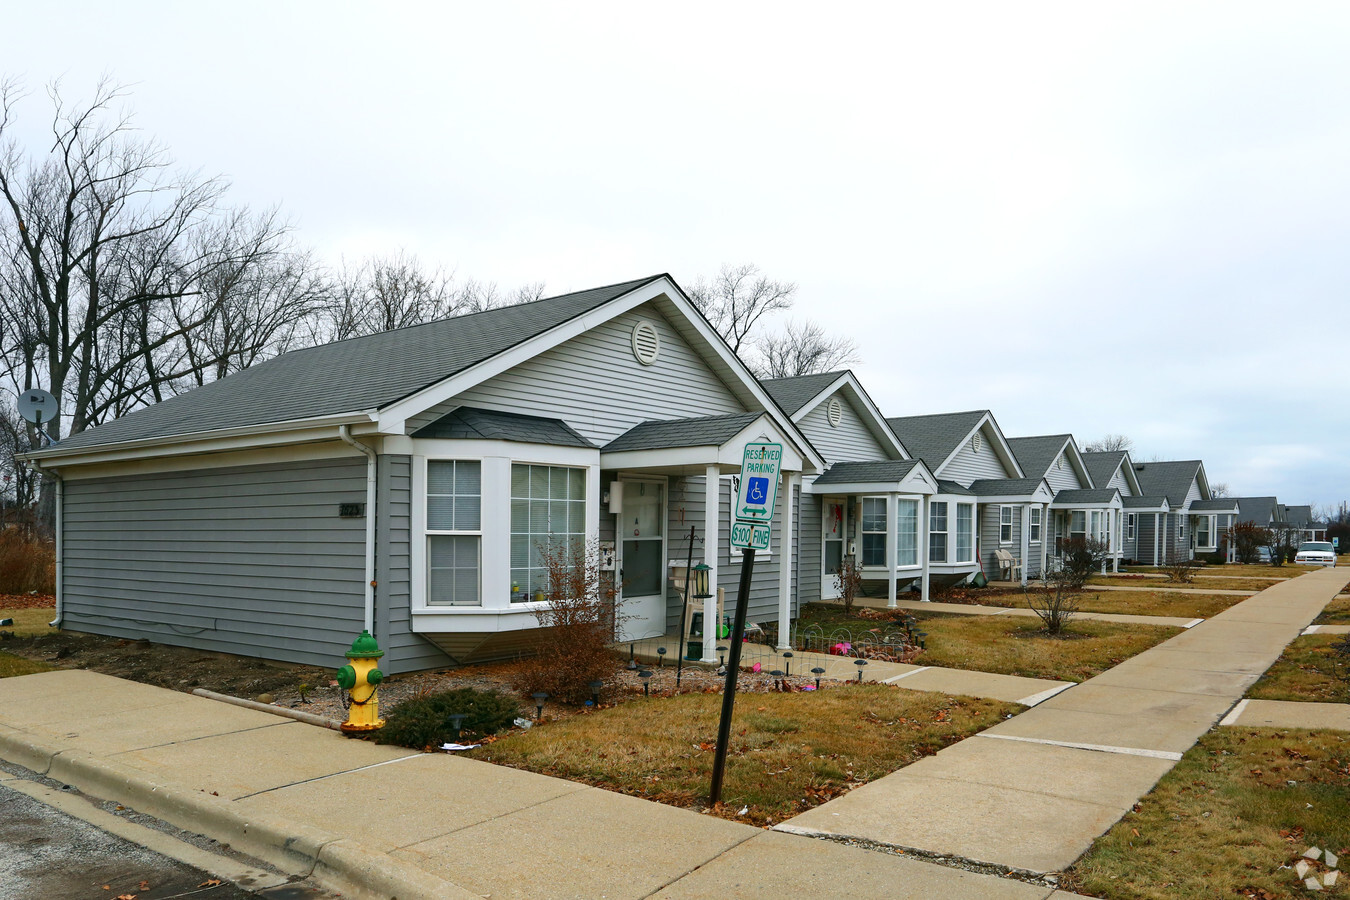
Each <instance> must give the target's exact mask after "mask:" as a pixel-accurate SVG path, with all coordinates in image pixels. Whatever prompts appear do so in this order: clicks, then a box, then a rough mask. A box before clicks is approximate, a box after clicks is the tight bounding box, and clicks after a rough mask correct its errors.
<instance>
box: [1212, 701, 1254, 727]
mask: <svg viewBox="0 0 1350 900" xmlns="http://www.w3.org/2000/svg"><path fill="white" fill-rule="evenodd" d="M1250 702H1251V701H1250V700H1246V699H1243V700H1239V701H1238V702H1237V703H1235V704H1234V705H1233V708H1232V709H1230V710H1229V711H1228V715H1226V716H1224V717H1223V718H1222V719H1220V720H1219V724H1220V725H1236V724H1237V723H1238V719H1241V718H1242V711H1243V710H1244V709H1246V708H1247V704H1248V703H1250Z"/></svg>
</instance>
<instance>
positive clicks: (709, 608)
mask: <svg viewBox="0 0 1350 900" xmlns="http://www.w3.org/2000/svg"><path fill="white" fill-rule="evenodd" d="M721 474H722V472H721V469H719V468H718V467H717V466H708V468H707V470H706V472H705V474H704V476H703V477H704V482H703V563H704V565H706V566H707V567H708V593H709V594H710V595H711V596H709V597H708V599H706V600H704V601H703V661H704V662H705V663H716V662H717V627H718V625H719V624H720V623H719V622H718V621H717V561H718V560H719V559H720V558H721V552H720V550H721V548H720V547H719V546H718V542H719V540H720V539H721V528H720V527H719V526H720V525H721V523H722V479H721Z"/></svg>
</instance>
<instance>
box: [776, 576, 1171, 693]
mask: <svg viewBox="0 0 1350 900" xmlns="http://www.w3.org/2000/svg"><path fill="white" fill-rule="evenodd" d="M1005 596H1007V595H1005ZM905 614H906V611H905V610H900V611H898V612H897V613H895V614H894V616H895V618H901V617H903V616H904V615H905ZM914 616H915V618H917V619H918V620H919V629H920V630H921V631H926V632H927V633H928V637H927V639H926V643H927V645H928V649H927V650H925V651H924V652H923V653H921V654H920V655H919V657H918V659H916V660H914V662H915V663H917V664H918V665H921V666H948V667H950V668H953V669H971V670H974V671H977V672H996V673H999V674H1003V675H1024V676H1027V677H1029V678H1054V679H1058V680H1062V681H1083V680H1084V679H1087V678H1091V677H1092V676H1094V675H1100V674H1101V673H1102V672H1105V671H1106V670H1107V669H1109V668H1111V667H1112V666H1115V665H1119V664H1120V663H1122V662H1124V661H1125V660H1127V659H1129V658H1130V657H1131V656H1134V655H1135V654H1136V653H1141V652H1143V651H1144V650H1147V649H1148V648H1149V647H1152V646H1154V645H1156V644H1159V643H1161V642H1162V641H1165V640H1167V639H1168V638H1169V637H1171V636H1172V635H1174V634H1176V633H1178V632H1179V631H1180V630H1181V629H1179V628H1167V627H1161V626H1153V625H1118V624H1116V623H1114V622H1089V621H1087V620H1082V619H1080V620H1078V621H1076V622H1073V623H1072V624H1071V625H1070V633H1069V635H1068V636H1066V637H1058V638H1052V637H1049V636H1048V635H1046V634H1045V633H1044V632H1043V631H1042V626H1041V621H1040V620H1039V619H1032V618H1023V617H1021V616H1018V617H1016V618H1013V617H1011V616H963V615H947V614H943V613H922V612H920V613H914ZM885 621H886V614H885V612H884V611H882V614H881V615H880V616H878V615H877V613H876V612H872V613H871V614H870V615H869V616H868V617H862V616H856V615H855V616H853V617H849V616H846V615H844V611H843V609H842V608H841V607H839V606H838V605H835V604H825V603H808V604H806V605H805V606H804V607H803V608H802V618H801V620H800V623H799V624H800V626H802V627H805V626H806V625H809V624H811V623H813V622H814V623H818V624H820V625H821V626H822V627H823V628H825V629H826V630H827V631H828V630H829V629H830V628H833V627H837V626H840V625H842V626H844V627H846V628H854V629H856V628H858V627H860V626H861V627H865V628H870V627H875V626H877V625H878V624H884V623H885Z"/></svg>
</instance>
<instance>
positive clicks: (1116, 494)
mask: <svg viewBox="0 0 1350 900" xmlns="http://www.w3.org/2000/svg"><path fill="white" fill-rule="evenodd" d="M1123 508H1124V504H1123V502H1122V501H1121V497H1120V491H1119V490H1117V489H1116V488H1109V489H1087V490H1067V491H1060V492H1059V493H1057V494H1055V500H1054V502H1053V503H1051V504H1050V512H1051V517H1052V524H1053V526H1054V541H1053V547H1054V553H1055V561H1054V565H1055V567H1057V566H1058V565H1059V564H1060V563H1061V562H1062V559H1063V544H1064V541H1065V540H1068V539H1072V538H1095V539H1096V540H1099V541H1101V542H1102V543H1104V544H1105V545H1106V548H1107V556H1106V559H1107V561H1108V562H1109V563H1110V566H1111V571H1113V572H1119V571H1120V560H1121V556H1122V550H1121V544H1122V540H1121V536H1122V531H1121V526H1122V522H1121V512H1122V510H1123ZM1105 569H1106V563H1105V562H1104V563H1103V564H1102V570H1103V571H1105Z"/></svg>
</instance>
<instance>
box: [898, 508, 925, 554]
mask: <svg viewBox="0 0 1350 900" xmlns="http://www.w3.org/2000/svg"><path fill="white" fill-rule="evenodd" d="M901 503H913V504H914V562H912V563H902V562H900V521H901V519H900V504H901ZM922 516H923V498H922V497H897V498H896V501H895V519H896V521H895V536H896V538H895V567H896V568H897V569H918V568H921V567H922V566H923V549H924V548H923V547H920V546H919V538H920V537H922V536H923V527H922V525H923V523H922V522H921V521H920V519H921V517H922Z"/></svg>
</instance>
